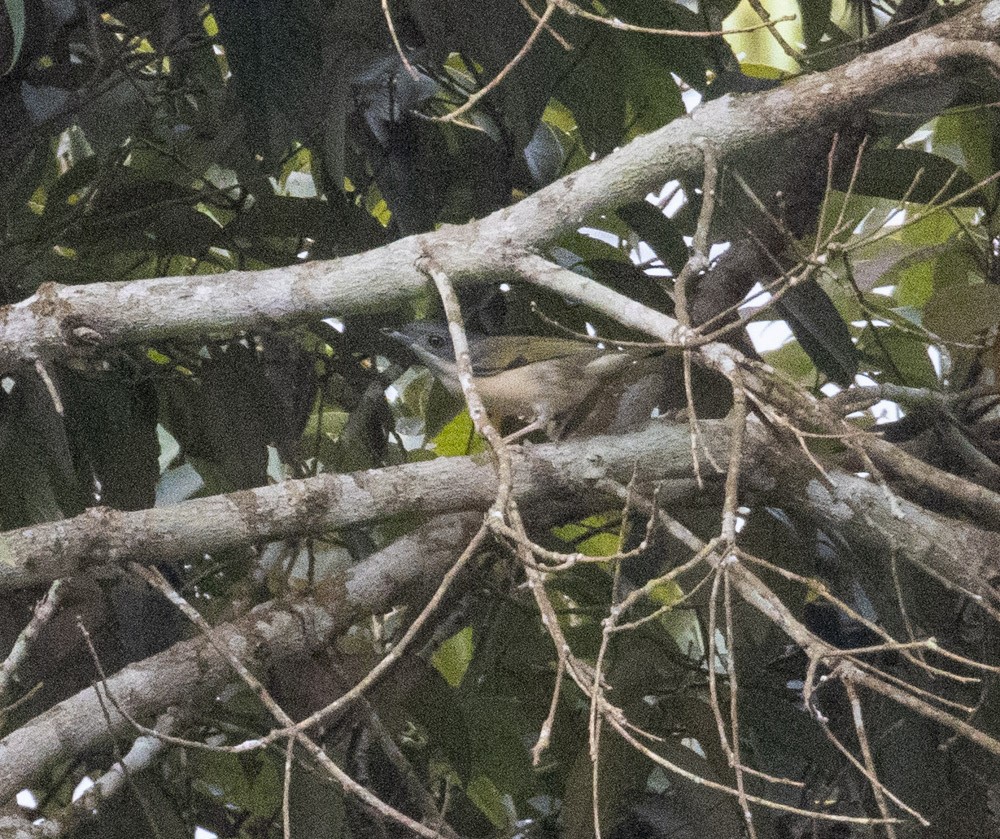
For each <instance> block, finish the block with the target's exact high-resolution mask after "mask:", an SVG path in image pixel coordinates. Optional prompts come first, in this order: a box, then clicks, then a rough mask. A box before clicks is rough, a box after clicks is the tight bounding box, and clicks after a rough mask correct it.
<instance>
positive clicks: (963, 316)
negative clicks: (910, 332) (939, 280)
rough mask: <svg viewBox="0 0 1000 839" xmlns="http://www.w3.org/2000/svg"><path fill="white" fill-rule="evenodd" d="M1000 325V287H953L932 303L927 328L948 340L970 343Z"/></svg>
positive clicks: (936, 295) (935, 297) (936, 294)
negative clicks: (980, 334)
mask: <svg viewBox="0 0 1000 839" xmlns="http://www.w3.org/2000/svg"><path fill="white" fill-rule="evenodd" d="M998 323H1000V286H995V285H973V286H966V285H952V286H947V287H945V288H942V289H939V290H938V291H936V292H935V293H934V296H933V297H932V298H931V299H930V300H929V301H928V303H927V309H926V311H925V312H924V325H925V326H926V327H927V328H928V329H929V330H931V332H933V333H935V334H936V335H939V336H940V337H942V338H944V339H945V340H946V341H967V340H969V339H970V338H973V337H975V335H976V334H977V333H979V332H983V331H984V330H986V329H991V328H992V327H994V326H996V325H997V324H998Z"/></svg>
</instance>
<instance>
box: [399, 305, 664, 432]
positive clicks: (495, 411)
mask: <svg viewBox="0 0 1000 839" xmlns="http://www.w3.org/2000/svg"><path fill="white" fill-rule="evenodd" d="M383 332H384V333H385V334H386V335H387V336H388V337H390V338H392V339H394V340H396V341H398V342H399V343H401V344H403V345H405V346H406V347H408V348H409V349H410V351H411V352H412V353H413V354H414V355H415V356H416V357H417V358H418V359H419V360H420V362H421V363H422V364H424V365H425V366H426V367H427V368H428V369H429V370H430V371H431V372H432V373H433V374H434V375H435V376H436V377H437V379H438V380H439V381H440V382H441V384H443V385H444V386H445V388H447V389H448V390H449V391H450V392H451V393H453V394H456V395H458V396H461V393H462V391H461V387H460V385H459V381H458V367H457V365H456V364H455V349H454V346H453V345H452V342H451V336H450V335H449V333H448V326H447V324H444V323H439V322H434V321H415V322H413V323H410V324H407V325H406V326H403V327H400V328H399V329H385V330H383ZM466 334H467V338H468V342H469V354H470V356H471V358H472V372H473V379H474V382H475V385H476V390H477V391H478V393H479V396H480V397H481V398H482V400H483V404H484V405H485V406H486V410H487V411H488V412H489V413H490V415H491V416H492V417H493V418H494V419H498V420H499V419H503V418H507V417H517V418H521V419H525V420H528V421H529V422H530V425H529V426H528V428H529V429H532V430H533V429H536V428H545V429H546V430H547V431H548V432H549V435H550V436H552V437H558V436H561V434H562V432H563V431H564V430H565V428H566V425H567V424H568V423H569V422H570V421H571V420H573V419H574V418H575V416H576V415H577V414H578V413H579V412H581V411H584V410H586V408H587V404H586V403H587V402H588V399H589V397H591V396H592V395H594V394H595V392H596V391H598V390H599V389H600V388H602V386H604V385H606V384H610V383H611V382H612V381H613V380H615V379H616V378H618V377H620V376H622V375H625V374H626V372H627V371H628V370H629V368H630V367H633V366H634V365H635V364H636V363H637V361H638V360H639V359H640V358H643V357H646V356H649V355H651V354H653V353H661V352H663V350H662V349H660V348H651V349H650V350H639V351H634V350H629V351H624V350H622V349H619V348H617V347H614V346H606V347H602V346H599V345H596V344H588V343H585V342H584V341H574V340H571V339H568V338H540V337H538V336H537V335H482V334H479V333H474V332H468V333H466ZM646 416H647V418H648V416H649V414H648V411H647V414H646Z"/></svg>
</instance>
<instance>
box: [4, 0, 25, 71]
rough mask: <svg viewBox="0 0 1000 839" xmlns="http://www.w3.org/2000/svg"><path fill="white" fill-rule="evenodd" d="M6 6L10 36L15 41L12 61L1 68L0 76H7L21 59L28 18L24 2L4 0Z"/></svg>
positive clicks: (20, 0) (11, 56) (11, 53)
mask: <svg viewBox="0 0 1000 839" xmlns="http://www.w3.org/2000/svg"><path fill="white" fill-rule="evenodd" d="M4 6H5V7H6V8H7V21H8V23H10V34H11V37H12V39H13V41H14V43H13V45H12V47H13V48H12V49H11V52H10V61H8V62H7V66H6V67H3V68H0V75H4V76H6V75H7V74H8V73H9V72H10V71H11V70H13V69H14V66H15V65H16V64H17V62H18V59H19V58H20V57H21V50H22V49H23V48H24V33H25V25H26V17H27V16H26V14H25V9H24V0H4Z"/></svg>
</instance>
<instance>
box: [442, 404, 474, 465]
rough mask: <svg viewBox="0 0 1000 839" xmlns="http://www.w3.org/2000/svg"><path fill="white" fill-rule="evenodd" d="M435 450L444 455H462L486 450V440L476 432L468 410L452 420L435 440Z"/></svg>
mask: <svg viewBox="0 0 1000 839" xmlns="http://www.w3.org/2000/svg"><path fill="white" fill-rule="evenodd" d="M433 443H434V451H435V452H437V453H438V454H440V455H442V456H444V457H461V456H463V455H468V454H476V453H478V452H481V451H485V450H486V441H485V440H484V439H483V438H482V437H480V436H479V435H478V434H476V427H475V425H474V424H473V422H472V417H470V416H469V412H468V411H462V412H461V413H460V414H458V415H457V416H456V417H455V418H454V419H452V420H451V422H449V423H448V424H447V425H445V427H444V428H442V429H441V431H440V432H439V433H438V435H437V436H436V437H435V438H434V440H433Z"/></svg>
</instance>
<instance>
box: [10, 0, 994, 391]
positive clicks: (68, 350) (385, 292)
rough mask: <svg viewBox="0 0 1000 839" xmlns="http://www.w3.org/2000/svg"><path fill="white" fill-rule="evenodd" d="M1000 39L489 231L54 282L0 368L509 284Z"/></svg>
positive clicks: (839, 82)
mask: <svg viewBox="0 0 1000 839" xmlns="http://www.w3.org/2000/svg"><path fill="white" fill-rule="evenodd" d="M998 39H1000V0H990V2H987V3H970V4H969V5H968V6H967V7H966V8H964V9H963V10H962V11H961V12H959V13H958V14H957V15H955V17H953V18H952V19H950V20H948V21H946V22H944V23H941V24H939V25H937V26H935V27H932V28H930V29H928V30H926V31H925V32H920V33H917V34H915V35H912V36H910V37H909V38H907V39H905V40H903V41H901V42H900V43H898V44H895V45H893V46H890V47H887V48H885V49H883V50H880V51H878V52H875V53H871V54H867V55H863V56H860V57H858V58H857V59H855V60H854V61H851V62H849V63H847V64H845V65H842V66H841V67H838V68H836V69H833V70H830V71H828V72H825V73H817V74H814V75H811V76H806V77H803V78H800V79H798V80H796V81H794V82H791V83H789V84H787V85H785V86H783V87H781V88H778V89H776V90H773V91H770V92H767V93H759V94H754V95H744V96H738V97H731V96H726V97H723V98H721V99H719V100H716V101H714V102H710V103H707V104H705V105H703V106H701V107H700V108H698V109H697V110H696V111H695V112H694V113H693V114H691V115H690V116H686V117H682V118H679V119H677V120H675V121H674V122H672V123H670V124H669V125H667V126H665V127H663V128H662V129H659V130H658V131H654V132H652V133H651V134H648V135H646V136H644V137H640V138H638V139H636V140H634V141H633V142H632V143H630V144H629V145H628V146H626V147H625V148H623V149H621V150H620V151H618V152H615V153H614V154H611V155H609V156H608V157H606V158H604V159H603V160H601V161H598V162H596V163H594V164H593V165H591V166H589V167H587V168H586V169H584V170H581V171H580V172H576V173H574V174H572V175H569V176H567V177H565V178H563V179H561V180H559V181H557V182H556V183H554V184H552V185H551V186H549V187H548V188H546V189H543V190H540V191H539V192H537V193H535V194H534V195H532V196H530V197H529V198H526V199H524V200H523V201H521V202H520V203H518V204H517V205H515V206H513V207H511V208H508V209H504V210H500V211H498V212H496V213H494V214H492V215H491V216H488V217H487V218H485V219H483V220H481V221H477V222H472V223H470V224H467V225H464V226H462V227H448V228H444V229H442V230H439V231H436V232H434V233H429V234H424V235H421V236H419V237H410V238H408V239H404V240H402V241H399V242H395V243H393V244H391V245H388V246H386V247H383V248H379V249H377V250H374V251H369V252H367V253H364V254H360V255H357V256H352V257H347V258H344V259H339V260H333V261H330V262H313V263H308V264H305V265H297V266H290V267H287V268H279V269H272V270H268V271H259V272H227V273H224V274H219V275H217V276H214V277H205V276H198V277H169V278H160V279H153V280H143V281H136V282H125V283H94V284H91V285H86V286H69V287H63V286H58V285H54V284H46V285H44V286H42V287H41V288H40V289H39V290H38V292H37V293H36V294H35V295H34V296H32V297H31V298H29V299H28V300H26V301H23V302H22V303H19V304H17V305H14V306H9V307H7V308H5V309H3V310H0V371H3V370H8V369H12V368H14V367H16V366H17V365H19V364H23V363H25V362H31V363H33V362H34V361H35V360H37V359H42V360H43V361H45V360H49V359H53V358H67V357H72V356H74V355H76V356H79V355H88V354H90V353H93V352H95V350H98V349H100V348H106V347H110V346H116V345H122V344H130V343H141V342H150V341H156V340H161V339H165V338H170V337H184V336H192V337H193V336H198V335H204V334H232V333H233V332H234V331H236V330H239V329H253V328H263V327H269V326H272V325H275V324H288V323H293V322H296V321H303V320H308V319H313V318H317V317H322V316H325V315H331V314H347V313H351V312H357V311H362V310H365V311H370V310H371V309H372V304H373V301H379V303H380V304H382V305H385V306H386V307H388V306H391V305H393V304H394V303H398V302H401V301H402V300H404V299H406V298H408V297H410V296H412V295H414V294H415V293H417V292H418V291H419V290H420V289H421V288H423V286H424V284H425V282H426V279H425V277H424V275H423V274H422V273H421V272H420V271H419V270H418V268H417V259H418V257H419V256H420V255H421V254H423V253H433V254H434V256H435V259H436V260H437V261H438V262H439V264H440V265H441V267H442V269H443V270H444V272H445V273H446V274H447V275H448V276H449V277H450V278H451V279H452V280H453V281H454V282H456V283H458V284H462V283H475V282H485V281H487V280H489V279H497V278H500V277H503V276H505V275H507V274H508V271H507V269H506V268H505V267H504V266H505V265H507V264H509V263H510V262H512V261H515V260H516V259H517V258H520V257H522V256H523V255H524V254H525V253H530V252H531V251H533V250H535V249H537V248H540V247H542V246H544V245H545V244H547V243H549V242H551V241H552V240H554V239H556V238H557V237H558V236H559V235H561V234H562V233H565V232H567V231H571V230H575V229H576V228H577V227H579V225H580V224H581V223H582V222H583V221H584V219H586V218H587V217H588V216H590V215H591V214H593V213H595V212H598V211H607V210H610V209H614V208H615V207H618V206H620V205H622V204H624V203H626V202H629V201H637V200H642V198H643V197H644V196H645V195H646V194H647V193H648V192H649V191H650V190H651V189H655V188H659V186H660V185H662V184H663V183H664V182H666V181H668V180H671V179H673V178H678V177H689V176H694V175H697V174H699V173H700V170H701V167H702V154H701V151H700V148H701V146H702V145H703V144H704V143H705V142H706V141H707V142H708V143H710V144H711V145H712V147H713V148H714V149H716V150H717V152H718V154H719V156H720V157H725V156H727V155H729V154H732V153H734V152H738V151H741V150H745V149H748V148H750V147H752V146H755V145H757V144H765V143H770V142H773V141H776V140H779V139H781V138H785V137H791V136H796V135H799V134H803V133H808V132H811V131H815V130H816V129H817V128H819V127H821V126H825V125H829V124H831V123H836V122H838V121H840V120H843V119H844V118H845V117H847V116H848V115H849V114H851V113H852V112H854V111H856V110H857V109H861V108H864V107H866V106H867V105H869V104H871V103H872V102H874V101H875V100H877V99H878V98H880V97H883V96H885V95H887V94H889V93H891V92H892V91H894V90H896V89H899V88H902V87H904V86H913V85H919V84H920V83H922V82H927V81H930V80H934V79H938V78H941V77H945V76H948V75H954V74H958V73H961V72H963V70H964V68H965V66H967V65H969V64H970V63H981V62H988V63H991V64H993V65H994V66H997V67H1000V47H998V46H997V44H996V43H995V41H997V40H998Z"/></svg>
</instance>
